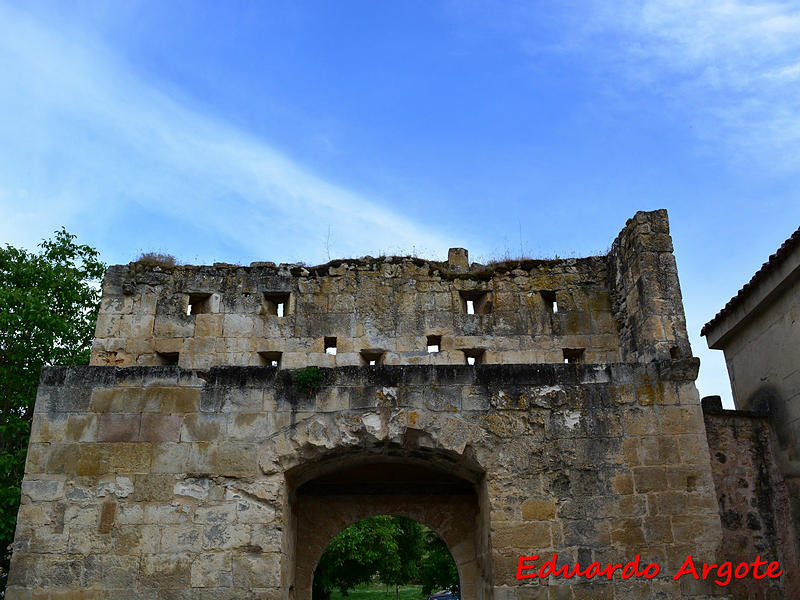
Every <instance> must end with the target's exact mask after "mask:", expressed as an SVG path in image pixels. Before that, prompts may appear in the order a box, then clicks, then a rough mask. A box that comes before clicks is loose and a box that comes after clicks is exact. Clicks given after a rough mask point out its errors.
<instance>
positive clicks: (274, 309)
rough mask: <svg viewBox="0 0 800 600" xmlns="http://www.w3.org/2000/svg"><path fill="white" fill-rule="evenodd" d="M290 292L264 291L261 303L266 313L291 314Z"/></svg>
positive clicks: (275, 314) (277, 315)
mask: <svg viewBox="0 0 800 600" xmlns="http://www.w3.org/2000/svg"><path fill="white" fill-rule="evenodd" d="M289 295H290V293H289V292H264V297H263V300H262V303H261V307H262V311H263V313H264V314H265V315H272V316H275V317H285V316H286V315H288V314H289Z"/></svg>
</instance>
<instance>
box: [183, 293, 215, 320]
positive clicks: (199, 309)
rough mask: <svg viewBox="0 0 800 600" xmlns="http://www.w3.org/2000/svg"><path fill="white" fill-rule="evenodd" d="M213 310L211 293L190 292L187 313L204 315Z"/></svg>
mask: <svg viewBox="0 0 800 600" xmlns="http://www.w3.org/2000/svg"><path fill="white" fill-rule="evenodd" d="M210 312H211V294H189V303H188V304H187V306H186V314H187V315H204V314H206V313H210Z"/></svg>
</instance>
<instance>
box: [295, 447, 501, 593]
mask: <svg viewBox="0 0 800 600" xmlns="http://www.w3.org/2000/svg"><path fill="white" fill-rule="evenodd" d="M286 476H287V482H288V483H289V489H290V498H289V500H290V505H291V520H290V521H289V522H288V523H287V524H289V526H290V527H291V528H292V530H293V531H294V532H295V535H294V536H293V539H294V542H293V543H292V545H291V547H290V548H288V552H289V556H291V564H293V565H294V578H293V586H292V587H293V590H292V591H293V593H292V594H290V597H291V598H295V599H296V600H310V599H311V598H312V582H313V581H314V579H315V569H316V568H317V565H318V564H319V562H320V559H321V557H322V556H323V552H324V551H325V549H326V548H327V547H328V546H329V544H330V543H331V540H333V539H334V537H335V536H336V535H337V534H338V533H339V532H341V531H343V530H344V529H346V528H347V527H349V526H351V525H353V524H355V523H358V522H360V521H362V520H363V519H366V518H368V517H375V516H378V515H391V516H393V517H405V518H406V519H410V520H413V521H416V522H417V523H419V524H421V525H422V526H424V527H426V528H427V529H429V530H431V531H433V532H435V533H436V534H437V535H438V536H439V537H441V539H442V540H443V542H444V545H445V546H446V549H447V550H448V554H450V555H452V558H453V560H454V561H455V564H456V567H457V572H458V576H459V584H460V594H461V597H462V598H464V599H465V600H480V599H482V598H487V597H488V596H487V595H486V591H487V590H488V587H489V581H490V579H491V576H490V573H489V568H490V567H489V561H488V557H489V555H488V552H487V549H488V547H489V545H488V528H487V523H486V522H485V521H486V517H485V514H484V513H485V510H484V509H485V502H480V500H479V498H482V497H484V496H485V491H486V490H485V482H484V480H483V473H482V471H480V470H479V469H477V468H475V467H474V466H473V465H472V463H470V462H469V459H465V458H464V456H463V455H452V454H451V453H445V452H442V451H437V450H430V449H425V450H421V449H415V450H414V451H408V450H407V449H404V448H396V447H390V448H384V451H383V452H380V453H376V452H364V451H360V452H359V451H355V452H352V451H351V452H349V453H339V452H335V453H330V454H328V455H326V456H324V457H322V458H321V459H319V460H316V461H313V462H307V463H304V464H302V465H298V466H297V467H295V468H294V469H292V470H290V471H288V472H287V473H286ZM436 591H439V590H436Z"/></svg>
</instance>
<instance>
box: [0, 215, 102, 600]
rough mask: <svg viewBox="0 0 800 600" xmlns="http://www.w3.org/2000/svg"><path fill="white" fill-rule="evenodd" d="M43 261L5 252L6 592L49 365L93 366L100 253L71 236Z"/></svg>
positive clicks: (1, 472) (2, 506)
mask: <svg viewBox="0 0 800 600" xmlns="http://www.w3.org/2000/svg"><path fill="white" fill-rule="evenodd" d="M39 248H40V249H41V251H40V252H39V253H38V254H33V253H30V252H27V251H25V250H21V249H18V248H14V247H12V246H5V248H0V408H2V412H0V561H1V562H0V575H2V581H0V587H2V588H4V587H5V581H4V580H5V576H6V573H7V570H8V561H9V559H10V551H9V550H8V546H9V544H10V543H11V542H12V541H13V537H14V528H15V526H16V516H17V509H18V507H19V497H20V484H21V482H22V475H23V472H24V468H25V454H26V451H27V447H28V435H29V432H30V422H31V418H32V416H33V405H34V401H35V399H36V387H37V385H38V383H39V376H40V372H41V370H42V367H43V366H45V365H55V364H58V365H75V364H85V363H88V362H89V352H90V349H91V343H92V337H93V336H94V327H95V321H96V319H97V309H98V307H99V304H100V288H99V285H98V284H99V280H100V279H101V278H102V276H103V273H104V272H105V265H104V264H103V263H102V262H100V260H99V255H98V252H97V250H95V249H94V248H91V247H90V246H86V245H80V244H76V243H75V236H74V235H71V234H69V233H67V231H66V230H65V229H63V228H62V229H61V230H60V231H56V232H55V234H54V237H53V238H51V239H49V240H44V241H43V242H42V243H41V244H40V245H39Z"/></svg>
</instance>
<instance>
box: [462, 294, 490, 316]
mask: <svg viewBox="0 0 800 600" xmlns="http://www.w3.org/2000/svg"><path fill="white" fill-rule="evenodd" d="M459 295H460V296H461V309H462V310H463V311H464V314H466V315H488V314H489V313H490V312H491V311H492V302H491V298H490V296H489V292H486V291H483V290H463V291H461V292H459Z"/></svg>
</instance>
